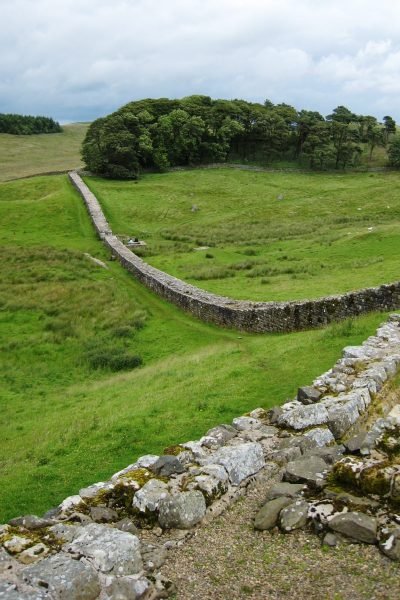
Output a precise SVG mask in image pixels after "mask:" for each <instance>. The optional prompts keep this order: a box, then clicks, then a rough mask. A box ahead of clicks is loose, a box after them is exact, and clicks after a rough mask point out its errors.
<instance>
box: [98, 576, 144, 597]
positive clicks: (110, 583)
mask: <svg viewBox="0 0 400 600" xmlns="http://www.w3.org/2000/svg"><path fill="white" fill-rule="evenodd" d="M151 587H152V584H151V583H150V581H149V580H148V579H146V577H133V576H127V577H108V578H107V580H106V584H105V590H106V594H107V600H140V599H142V598H143V599H145V598H146V596H147V592H149V591H150V590H151ZM150 597H151V596H150ZM147 598H149V596H147ZM153 598H155V596H154V595H153Z"/></svg>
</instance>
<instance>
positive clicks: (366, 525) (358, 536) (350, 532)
mask: <svg viewBox="0 0 400 600" xmlns="http://www.w3.org/2000/svg"><path fill="white" fill-rule="evenodd" d="M329 527H330V528H331V529H332V530H333V531H337V532H338V533H341V534H343V535H346V536H347V537H350V538H352V539H354V540H356V541H358V542H364V543H366V544H375V543H376V541H377V537H376V533H377V522H376V519H374V518H373V517H370V516H368V515H366V514H364V513H361V512H347V513H340V514H337V515H334V516H333V517H332V518H331V519H330V520H329Z"/></svg>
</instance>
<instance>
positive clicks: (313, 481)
mask: <svg viewBox="0 0 400 600" xmlns="http://www.w3.org/2000/svg"><path fill="white" fill-rule="evenodd" d="M328 470H329V467H328V466H327V464H326V462H325V461H324V460H323V459H322V458H320V457H319V456H307V457H304V458H299V459H298V460H293V461H292V462H289V463H288V464H287V465H286V470H285V474H284V479H285V481H289V482H291V483H307V484H308V485H311V486H313V487H317V488H318V487H321V486H322V485H324V483H325V476H326V473H327V472H328Z"/></svg>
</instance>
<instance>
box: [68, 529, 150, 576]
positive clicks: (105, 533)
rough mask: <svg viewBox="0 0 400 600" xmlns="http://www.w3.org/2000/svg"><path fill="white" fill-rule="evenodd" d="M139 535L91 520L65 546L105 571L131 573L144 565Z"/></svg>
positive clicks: (121, 574)
mask: <svg viewBox="0 0 400 600" xmlns="http://www.w3.org/2000/svg"><path fill="white" fill-rule="evenodd" d="M139 546H140V543H139V539H138V538H137V537H136V536H135V535H132V534H130V533H126V532H124V531H119V530H118V529H113V528H111V527H107V526H105V525H99V524H97V523H92V524H91V525H87V526H86V527H84V528H83V531H82V532H81V534H80V535H79V536H78V537H76V538H75V539H74V540H73V541H72V542H70V543H68V544H66V545H65V546H64V550H65V551H67V552H70V553H72V554H75V555H78V556H84V557H86V558H88V559H90V560H91V562H92V563H93V565H94V567H95V568H96V569H97V570H98V571H101V572H102V573H112V574H115V575H119V576H123V575H132V574H135V573H138V572H139V571H140V570H141V569H142V567H143V564H142V559H141V556H140V549H139Z"/></svg>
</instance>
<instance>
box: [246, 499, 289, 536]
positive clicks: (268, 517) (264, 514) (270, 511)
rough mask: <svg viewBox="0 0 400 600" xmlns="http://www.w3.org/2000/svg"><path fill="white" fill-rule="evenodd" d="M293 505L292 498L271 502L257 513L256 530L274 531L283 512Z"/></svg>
mask: <svg viewBox="0 0 400 600" xmlns="http://www.w3.org/2000/svg"><path fill="white" fill-rule="evenodd" d="M292 503H293V500H292V498H288V497H287V496H281V497H280V498H275V499H274V500H269V501H268V502H267V503H266V504H264V506H263V507H262V508H261V510H259V512H258V513H257V515H256V518H255V519H254V528H255V529H259V530H260V531H264V530H266V529H272V528H273V527H275V525H276V524H277V522H278V517H279V513H280V512H281V510H282V509H283V508H285V506H288V505H289V504H292Z"/></svg>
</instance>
